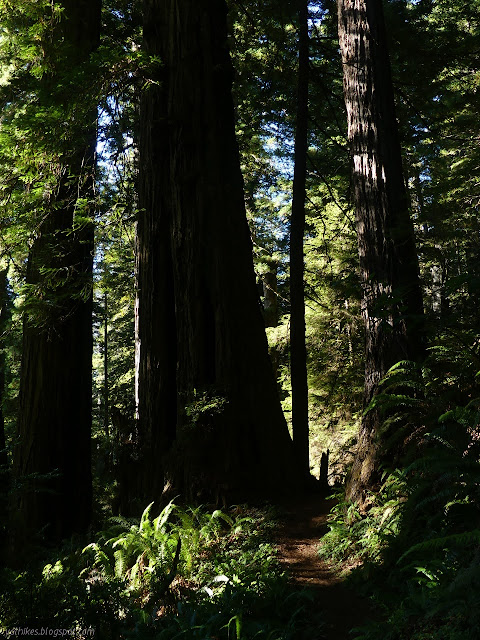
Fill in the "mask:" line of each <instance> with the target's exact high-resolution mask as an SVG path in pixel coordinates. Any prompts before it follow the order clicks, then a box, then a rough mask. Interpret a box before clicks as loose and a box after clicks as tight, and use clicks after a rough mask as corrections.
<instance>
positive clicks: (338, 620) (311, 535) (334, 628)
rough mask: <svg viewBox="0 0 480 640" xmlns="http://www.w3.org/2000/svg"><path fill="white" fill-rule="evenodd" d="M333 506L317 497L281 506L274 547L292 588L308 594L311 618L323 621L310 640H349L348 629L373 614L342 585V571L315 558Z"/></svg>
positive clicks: (369, 608) (366, 604)
mask: <svg viewBox="0 0 480 640" xmlns="http://www.w3.org/2000/svg"><path fill="white" fill-rule="evenodd" d="M332 506H333V501H332V500H327V499H325V498H324V497H322V496H320V495H318V494H311V495H306V496H303V497H301V498H299V499H297V500H291V501H290V502H288V503H285V504H283V505H282V513H281V525H280V528H279V530H278V534H277V537H276V540H277V545H276V546H277V550H278V557H279V560H280V562H281V563H282V565H283V567H284V569H285V570H286V571H287V573H288V574H289V575H290V580H291V582H292V584H294V585H295V586H297V587H306V588H307V589H309V590H310V591H311V593H312V605H311V615H312V617H314V616H315V617H316V616H317V615H319V617H320V619H321V620H322V621H323V626H322V627H321V628H319V630H318V635H317V636H312V638H314V637H315V638H318V640H348V639H351V638H352V637H354V636H352V635H351V634H350V631H351V629H353V628H355V627H359V626H362V625H363V624H365V623H366V622H367V621H368V619H369V618H370V617H371V615H372V611H371V604H370V602H369V601H368V600H366V599H365V598H361V597H359V596H358V595H357V594H355V593H354V592H353V591H352V589H351V587H349V586H347V585H346V584H345V581H344V580H345V579H344V578H343V577H342V575H341V571H339V570H335V569H333V568H331V567H330V566H329V565H328V564H327V563H326V562H325V561H324V560H322V559H321V558H320V557H319V555H318V552H317V547H318V543H319V540H320V538H321V537H322V536H323V535H324V534H325V533H326V532H327V518H328V514H329V512H330V509H331V508H332ZM345 568H347V567H345Z"/></svg>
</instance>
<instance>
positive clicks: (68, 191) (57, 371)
mask: <svg viewBox="0 0 480 640" xmlns="http://www.w3.org/2000/svg"><path fill="white" fill-rule="evenodd" d="M62 5H63V7H64V12H63V14H62V20H61V22H60V24H59V27H58V30H57V31H56V32H55V33H54V34H52V41H51V42H50V43H48V44H49V47H50V48H51V51H50V53H49V55H52V60H53V61H54V65H53V66H54V68H56V65H57V64H58V66H59V68H63V67H64V65H65V64H66V59H67V57H68V61H69V65H70V67H71V68H75V67H76V66H77V65H81V64H82V63H83V62H85V61H86V60H87V59H88V56H89V54H90V53H91V51H92V50H93V49H94V48H95V47H96V46H97V45H98V41H99V30H100V0H63V2H62ZM62 56H63V57H62ZM46 82H48V83H49V86H50V87H53V90H54V91H53V97H44V98H43V99H45V100H51V101H53V104H55V106H56V107H60V108H64V109H66V108H67V107H71V102H70V101H71V100H75V99H76V98H75V97H72V98H70V97H67V96H64V95H63V94H62V91H61V90H60V89H59V87H58V86H57V84H56V83H57V76H56V75H55V73H53V74H52V75H51V76H49V77H48V78H47V80H46ZM45 93H46V91H45ZM57 100H58V101H59V104H58V105H57V104H56V101H57ZM51 104H52V102H47V108H48V107H49V106H51ZM81 112H82V113H83V114H84V113H85V112H84V110H81ZM88 113H89V114H90V115H89V117H90V120H89V121H88V122H83V119H82V122H79V121H77V120H74V121H73V122H72V123H71V125H70V126H71V129H70V131H74V132H75V133H74V134H73V135H72V136H71V137H70V138H68V142H67V143H66V144H68V145H69V147H68V148H64V151H63V155H62V164H61V165H59V166H58V175H59V176H61V177H60V178H59V182H58V187H57V191H56V193H55V194H54V195H52V196H51V197H50V202H49V206H50V210H49V211H48V215H47V217H46V218H45V219H44V221H43V223H42V225H41V227H40V230H39V233H38V235H37V238H36V240H35V242H34V245H33V247H32V249H31V251H30V254H29V258H28V268H27V277H26V281H27V284H28V286H29V288H30V289H31V290H33V291H34V292H35V293H34V296H33V297H32V299H31V302H30V304H29V306H28V307H27V308H26V310H25V314H24V325H23V327H24V331H23V354H22V372H21V381H20V411H19V418H18V437H19V444H18V447H17V450H16V453H15V475H16V477H17V479H18V480H21V481H22V483H25V487H26V488H25V490H24V491H23V492H22V493H21V494H20V497H19V502H18V505H17V509H16V514H15V516H16V523H14V526H15V525H16V531H17V534H18V535H17V539H16V543H17V544H21V542H22V536H23V534H24V535H28V536H29V537H31V535H32V533H34V532H36V531H38V530H39V529H43V528H45V529H44V533H45V534H46V535H47V536H48V539H49V540H58V539H60V538H63V537H66V536H69V535H70V534H71V533H73V532H78V531H84V530H85V529H86V528H87V526H88V524H89V522H90V515H91V494H92V489H91V461H90V458H91V455H90V433H91V397H92V377H91V376H92V374H91V370H92V360H91V359H92V328H91V318H92V269H93V211H92V205H91V204H90V205H89V206H88V208H87V209H85V208H84V206H85V202H90V203H91V202H92V200H93V197H94V166H95V147H96V108H95V107H92V108H90V110H89V111H88ZM79 206H81V207H82V208H81V217H82V219H81V221H80V222H77V214H78V212H79V210H78V208H79ZM89 217H90V218H91V221H88V218H89Z"/></svg>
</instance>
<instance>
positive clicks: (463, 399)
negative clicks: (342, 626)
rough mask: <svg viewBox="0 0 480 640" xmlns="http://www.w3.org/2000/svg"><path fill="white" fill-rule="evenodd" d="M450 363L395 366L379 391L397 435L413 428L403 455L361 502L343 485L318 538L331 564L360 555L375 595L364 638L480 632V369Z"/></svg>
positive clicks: (448, 637) (463, 639)
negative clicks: (479, 372) (348, 496)
mask: <svg viewBox="0 0 480 640" xmlns="http://www.w3.org/2000/svg"><path fill="white" fill-rule="evenodd" d="M448 364H449V366H448V372H449V378H446V377H445V376H444V375H439V372H440V374H441V373H442V367H441V366H440V365H442V361H440V363H439V365H437V368H436V371H435V373H433V372H432V370H431V369H428V368H426V367H424V368H423V369H421V370H420V369H418V368H416V367H415V366H414V365H413V364H412V363H401V364H400V365H398V366H397V367H395V368H394V369H393V370H392V371H391V372H390V374H389V376H388V377H387V380H386V381H385V384H384V389H385V393H384V395H383V397H379V400H378V401H379V403H382V402H383V403H384V405H385V406H388V412H386V414H385V415H388V419H386V420H385V422H386V428H388V429H389V431H390V433H392V432H394V431H395V429H396V430H397V433H396V435H397V442H398V439H399V437H400V436H401V435H402V434H401V430H402V429H405V430H408V433H409V434H410V435H409V436H408V438H407V439H406V446H405V452H406V453H405V459H404V461H403V462H404V465H403V466H402V468H401V470H395V471H390V472H385V474H384V478H383V484H382V485H381V487H380V489H379V490H378V491H377V492H375V493H374V494H371V495H370V496H369V497H368V499H367V501H366V505H365V508H364V509H362V511H360V509H359V508H358V507H357V506H355V505H354V504H352V503H349V502H348V501H346V500H345V499H344V497H342V496H340V495H337V504H336V506H335V507H334V509H333V511H332V513H331V515H330V531H329V533H327V535H326V536H325V537H324V538H323V539H322V541H321V545H320V554H321V555H322V556H323V557H325V558H327V559H329V560H330V561H331V562H332V563H333V564H336V565H337V566H343V567H345V566H347V567H352V566H355V565H361V566H360V568H357V570H355V571H353V573H352V574H351V576H350V579H351V580H353V581H355V582H356V588H357V589H358V588H361V589H363V591H365V593H367V594H368V595H370V596H371V597H372V598H373V599H374V601H375V602H376V611H377V614H378V615H377V618H376V622H374V623H371V624H370V625H367V626H366V627H365V628H363V629H361V630H357V635H356V636H355V637H356V638H358V639H361V640H474V639H477V638H479V637H480V462H479V461H480V427H479V424H480V400H479V396H480V393H479V392H478V388H477V380H478V376H472V377H471V378H470V381H471V380H472V378H473V382H470V385H467V384H466V383H465V381H463V384H462V385H461V384H460V382H461V380H459V377H460V376H466V375H467V374H468V367H467V366H466V365H465V360H463V361H460V360H459V362H458V367H457V368H456V367H455V362H453V363H452V361H451V360H450V361H449V363H448ZM408 386H410V388H411V389H413V388H416V389H419V390H421V392H418V393H417V394H411V395H407V394H405V389H406V388H408ZM462 388H463V389H464V390H465V392H464V393H463V394H461V393H460V392H459V389H462ZM397 390H400V391H398V392H397ZM392 407H394V408H395V407H396V409H397V410H396V411H392ZM400 417H401V418H402V419H400ZM392 426H393V427H394V428H392Z"/></svg>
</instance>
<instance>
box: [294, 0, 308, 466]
mask: <svg viewBox="0 0 480 640" xmlns="http://www.w3.org/2000/svg"><path fill="white" fill-rule="evenodd" d="M298 18H299V27H300V35H299V56H298V89H297V91H298V92H297V123H296V129H295V168H294V175H293V201H292V217H291V222H290V307H291V316H290V368H291V379H292V426H293V443H294V447H295V454H296V456H297V458H298V461H299V464H300V467H301V470H302V474H303V475H304V476H305V477H308V475H309V474H310V457H309V429H308V380H307V349H306V344H305V295H304V285H303V275H304V253H303V241H304V234H305V188H306V177H307V152H308V66H309V53H308V48H309V47H308V1H307V0H298Z"/></svg>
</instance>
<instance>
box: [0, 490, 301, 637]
mask: <svg viewBox="0 0 480 640" xmlns="http://www.w3.org/2000/svg"><path fill="white" fill-rule="evenodd" d="M151 509H152V505H149V506H148V507H147V508H146V509H145V511H144V512H143V515H142V517H141V519H140V522H139V523H138V524H130V523H129V522H128V521H126V520H124V519H122V518H113V519H112V526H111V528H110V529H108V530H106V531H104V532H102V533H100V534H99V536H98V537H97V540H96V542H93V543H91V544H89V545H87V546H86V547H85V548H84V549H83V552H81V551H80V550H78V551H75V552H73V553H72V552H70V553H67V554H66V555H65V556H64V557H62V558H61V559H58V558H57V559H56V560H51V561H50V562H49V563H48V564H46V565H45V564H42V565H41V567H39V568H38V570H31V571H24V572H21V573H15V572H13V571H9V572H5V573H4V574H3V576H2V587H3V588H2V591H1V595H0V620H1V621H2V624H4V625H7V626H16V625H18V624H19V621H20V620H21V621H22V623H23V624H26V621H27V620H28V624H29V625H30V626H32V627H34V626H41V625H43V626H50V627H52V626H53V625H54V624H55V626H58V627H59V628H60V627H61V628H73V627H75V626H78V627H80V628H85V627H89V626H91V627H93V628H94V629H96V631H97V633H98V634H99V635H100V636H101V637H102V638H105V639H109V638H112V639H113V638H115V639H119V638H164V639H167V638H168V640H173V639H174V638H202V639H204V640H208V639H211V638H214V637H215V638H219V639H220V638H223V639H225V640H227V639H228V640H232V639H233V638H235V639H236V640H241V639H244V640H250V639H253V638H259V639H260V638H263V639H269V640H286V639H292V640H293V638H300V637H303V636H302V633H303V631H302V628H303V626H302V622H301V616H302V612H303V610H304V608H305V606H306V605H307V603H308V595H307V594H302V593H296V592H293V591H292V590H291V588H290V587H289V586H288V584H287V577H286V576H285V575H284V574H283V573H282V572H281V571H280V568H279V565H278V562H277V560H276V559H275V553H274V551H273V548H272V547H271V545H270V544H268V542H267V541H266V535H267V534H268V519H269V517H270V514H268V513H266V512H262V511H254V510H245V509H243V508H240V507H237V508H236V509H235V510H234V511H232V513H230V514H229V513H224V512H222V511H219V510H215V511H213V512H211V513H210V512H206V511H205V510H203V509H201V508H198V507H197V508H180V507H178V506H176V505H175V504H174V503H173V502H170V503H169V504H168V505H167V506H166V507H165V508H164V509H163V510H162V511H161V513H160V514H159V515H158V516H157V517H155V518H153V517H152V516H151ZM47 620H48V623H47V622H46V621H47ZM305 637H308V636H305Z"/></svg>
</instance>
